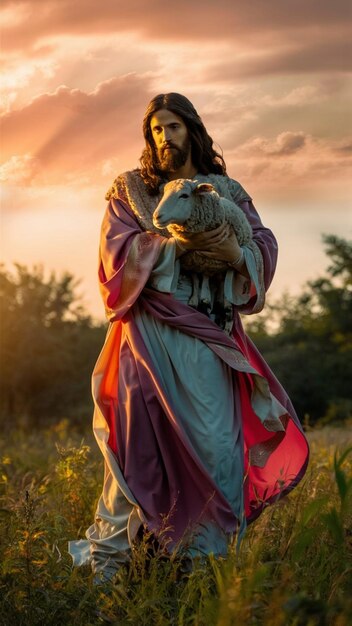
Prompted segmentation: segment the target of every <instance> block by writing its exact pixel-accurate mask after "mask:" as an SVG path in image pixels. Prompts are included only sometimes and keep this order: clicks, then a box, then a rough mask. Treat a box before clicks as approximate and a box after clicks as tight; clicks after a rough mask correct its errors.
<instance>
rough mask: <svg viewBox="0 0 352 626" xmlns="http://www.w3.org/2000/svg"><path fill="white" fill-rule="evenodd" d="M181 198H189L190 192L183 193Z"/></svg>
mask: <svg viewBox="0 0 352 626" xmlns="http://www.w3.org/2000/svg"><path fill="white" fill-rule="evenodd" d="M179 198H189V195H188V193H181V195H180V196H179Z"/></svg>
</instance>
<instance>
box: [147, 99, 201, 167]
mask: <svg viewBox="0 0 352 626" xmlns="http://www.w3.org/2000/svg"><path fill="white" fill-rule="evenodd" d="M150 128H151V131H152V136H153V140H154V144H155V147H156V150H157V157H158V168H159V169H160V170H161V171H162V172H177V170H179V169H180V168H181V167H182V166H183V165H185V163H186V161H187V159H188V157H189V156H190V152H191V142H190V140H189V136H188V130H187V126H186V124H185V123H184V121H183V119H182V118H181V117H179V116H178V115H176V114H175V113H172V112H171V111H168V110H167V109H161V110H160V111H157V112H156V113H155V114H154V115H153V117H152V118H151V120H150Z"/></svg>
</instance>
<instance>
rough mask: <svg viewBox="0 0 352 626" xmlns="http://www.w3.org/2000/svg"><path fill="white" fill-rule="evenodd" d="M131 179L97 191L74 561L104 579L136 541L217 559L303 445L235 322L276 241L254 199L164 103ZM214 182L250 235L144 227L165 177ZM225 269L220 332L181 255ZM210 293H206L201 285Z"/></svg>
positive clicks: (294, 470) (148, 122)
mask: <svg viewBox="0 0 352 626" xmlns="http://www.w3.org/2000/svg"><path fill="white" fill-rule="evenodd" d="M143 131H144V137H145V141H146V147H145V150H144V151H143V154H142V157H141V168H140V169H137V170H134V171H131V172H126V173H124V174H122V175H121V176H119V177H118V178H117V179H116V180H115V182H114V184H113V187H112V188H111V189H110V191H109V192H108V194H107V199H108V201H109V203H108V206H107V209H106V213H105V217H104V220H103V225H102V231H101V244H100V266H99V281H100V289H101V294H102V297H103V300H104V304H105V310H106V315H107V318H108V319H109V321H110V325H109V328H108V332H107V337H106V341H105V344H104V347H103V349H102V352H101V354H100V356H99V358H98V361H97V364H96V366H95V369H94V372H93V396H94V401H95V412H94V432H95V436H96V438H97V441H98V444H99V446H100V448H101V451H102V453H103V455H104V459H105V478H104V486H103V492H102V495H101V498H100V500H99V503H98V507H97V512H96V517H95V522H94V524H93V525H92V526H91V527H90V528H89V529H88V531H87V541H84V540H80V541H78V542H71V543H70V553H71V555H72V556H73V559H74V563H76V564H82V563H84V562H87V561H90V562H91V563H92V567H93V570H94V572H96V573H102V575H103V576H104V577H110V576H111V575H112V574H113V573H114V572H115V571H116V569H117V568H118V567H119V566H120V565H121V564H123V563H126V562H127V561H128V560H129V558H130V556H131V553H132V550H133V545H134V542H135V541H136V540H137V538H138V537H139V536H140V534H141V532H143V531H148V532H150V533H152V535H153V536H154V537H155V539H156V540H157V542H158V543H159V544H160V546H161V549H163V550H164V551H165V553H171V552H172V551H174V550H176V549H177V550H180V553H181V554H183V555H186V557H187V558H189V559H192V558H196V557H200V556H204V555H207V554H209V553H213V554H215V555H222V556H224V555H225V554H226V552H227V549H228V545H229V543H230V542H232V541H233V539H234V538H235V537H237V540H239V539H240V538H241V537H242V536H243V532H244V530H245V527H246V525H247V524H248V523H249V522H251V521H253V520H254V519H255V518H256V517H257V516H258V515H259V514H260V512H261V511H262V510H263V508H264V507H265V506H266V505H267V504H269V503H270V502H273V501H276V500H277V499H278V498H280V497H281V496H282V495H284V494H286V493H288V492H289V491H290V490H292V489H293V487H294V486H295V485H296V484H297V483H298V481H299V480H300V479H301V478H302V476H303V474H304V472H305V469H306V467H307V462H308V445H307V442H306V439H305V436H304V434H303V432H302V429H301V426H300V423H299V421H298V418H297V416H296V414H295V412H294V409H293V407H292V404H291V402H290V400H289V398H288V396H287V394H286V393H285V391H284V390H283V388H282V387H281V385H280V383H279V382H278V381H277V379H276V378H275V377H274V375H273V373H272V372H271V370H270V369H269V367H268V366H267V364H266V363H265V361H264V359H263V358H262V357H261V355H260V354H259V352H258V351H257V349H256V348H255V346H254V345H253V343H252V342H251V341H250V339H249V338H248V337H246V335H245V333H244V331H243V328H242V324H241V320H240V316H239V313H240V312H241V313H246V314H251V313H253V312H256V311H258V310H260V309H261V308H262V306H263V303H264V294H265V292H266V291H267V289H268V288H269V285H270V283H271V280H272V278H273V274H274V271H275V266H276V260H277V243H276V240H275V238H274V236H273V234H272V232H271V231H270V230H269V229H268V228H266V227H264V226H263V224H262V222H261V220H260V217H259V215H258V213H257V211H256V209H255V208H254V205H253V203H252V199H251V197H250V196H249V195H248V194H247V192H246V191H245V190H244V189H243V187H242V186H241V185H240V184H239V183H238V182H236V181H234V180H232V179H231V178H229V177H228V176H227V174H226V167H225V162H224V160H223V158H222V157H221V156H220V155H219V154H218V153H217V152H216V151H215V150H214V147H213V141H212V139H211V137H210V136H209V135H208V133H207V131H206V129H205V127H204V125H203V123H202V120H201V119H200V117H199V115H198V113H197V112H196V110H195V108H194V107H193V105H192V104H191V102H189V100H187V98H185V97H184V96H182V95H180V94H176V93H170V94H161V95H158V96H156V97H155V98H154V99H153V100H152V101H151V103H150V104H149V106H148V109H147V111H146V114H145V117H144V121H143ZM178 178H188V179H194V180H197V181H199V182H200V183H203V182H208V183H211V184H212V185H213V186H214V187H215V189H216V190H217V191H218V193H219V194H220V196H222V197H226V198H228V199H229V200H232V201H233V202H235V203H236V204H237V205H238V206H239V207H240V208H241V209H242V211H243V212H244V214H245V215H246V217H247V219H248V221H249V222H250V224H251V227H252V232H253V241H252V243H251V245H250V246H242V247H241V246H239V243H238V240H237V238H236V235H235V234H234V233H233V232H231V233H230V232H229V231H228V230H227V227H226V226H220V227H219V228H217V229H216V230H213V231H209V232H204V233H198V234H196V235H190V236H188V237H187V238H186V239H185V241H184V243H183V245H182V249H180V248H179V246H178V245H177V243H176V241H175V239H174V238H173V237H171V236H170V235H169V233H168V232H167V231H160V230H157V229H156V228H155V227H154V225H153V220H152V217H153V212H154V210H155V208H156V206H157V204H158V202H159V200H160V198H161V196H162V191H163V186H164V185H165V183H166V182H168V181H169V180H174V179H178ZM191 250H199V251H202V252H204V253H205V254H207V255H208V256H212V257H213V258H217V259H220V260H222V261H225V262H226V263H227V264H228V272H230V280H229V281H228V283H227V284H228V285H230V288H229V291H230V293H228V294H227V297H228V298H230V300H231V302H232V305H233V326H232V332H231V334H230V335H228V334H226V333H225V332H224V331H223V330H222V328H220V327H219V326H218V325H217V324H216V323H215V321H214V320H213V317H212V315H211V313H210V315H206V314H204V313H203V312H201V311H199V310H195V309H194V308H192V307H190V306H189V305H188V301H189V298H190V295H191V290H192V284H191V282H192V281H191V277H190V275H189V274H188V273H187V272H185V271H183V269H182V258H181V257H182V255H183V254H185V253H187V252H188V251H191ZM211 289H215V285H211Z"/></svg>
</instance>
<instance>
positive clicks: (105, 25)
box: [3, 0, 351, 54]
mask: <svg viewBox="0 0 352 626" xmlns="http://www.w3.org/2000/svg"><path fill="white" fill-rule="evenodd" d="M3 5H4V7H7V8H8V9H11V10H12V12H13V15H14V18H13V20H12V23H11V20H8V22H9V25H8V29H7V34H5V35H6V36H5V38H4V43H3V45H4V47H6V48H13V47H20V48H22V49H23V48H24V47H27V46H31V45H33V44H34V43H35V42H37V41H39V40H40V39H42V38H44V37H48V36H49V37H50V36H53V35H55V36H56V35H60V34H74V35H82V34H104V33H113V32H128V31H134V32H139V33H141V35H142V36H143V37H145V38H153V39H155V38H157V39H159V40H169V41H170V40H172V39H192V40H194V39H207V38H211V39H223V38H229V39H231V40H233V38H234V37H236V39H238V38H240V39H241V41H246V40H247V41H248V39H249V38H263V37H264V38H265V36H268V35H271V37H270V39H271V40H273V38H275V37H277V36H278V35H279V36H280V37H285V35H287V33H289V32H291V31H292V30H296V29H298V28H299V29H302V31H303V32H304V31H307V30H309V28H313V27H314V28H316V25H317V24H319V26H320V27H321V28H322V29H323V30H324V29H326V31H327V32H328V33H331V32H332V29H334V28H335V27H342V26H344V25H345V23H346V19H347V18H348V16H349V15H351V13H350V4H349V2H348V1H347V0H336V1H335V2H320V1H319V0H310V2H307V1H306V0H291V1H287V2H277V1H276V0H267V1H266V2H263V0H252V1H251V2H250V3H242V4H240V3H237V4H234V3H233V0H220V1H218V2H214V0H192V2H189V0H179V2H178V3H177V5H176V4H173V3H165V1H164V0H150V1H149V2H148V4H147V5H145V6H143V5H141V3H140V1H139V0H130V1H129V2H125V3H121V2H116V0H105V1H104V4H103V6H102V5H101V4H100V3H98V2H96V0H85V1H84V2H79V1H77V2H72V1H71V0H47V1H46V3H45V5H43V2H42V1H41V0H21V1H20V2H16V1H13V0H4V2H3ZM16 11H18V12H19V13H20V15H21V19H20V20H19V19H17V20H16V19H15V16H16ZM33 16H35V19H31V18H33ZM29 20H30V28H29V27H28V21H29ZM320 36H321V37H324V35H323V32H321V33H320ZM253 43H254V41H253V40H252V42H251V44H253ZM324 43H325V41H324ZM323 49H324V48H322V54H323Z"/></svg>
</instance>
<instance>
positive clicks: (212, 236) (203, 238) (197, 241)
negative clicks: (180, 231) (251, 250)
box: [180, 224, 241, 262]
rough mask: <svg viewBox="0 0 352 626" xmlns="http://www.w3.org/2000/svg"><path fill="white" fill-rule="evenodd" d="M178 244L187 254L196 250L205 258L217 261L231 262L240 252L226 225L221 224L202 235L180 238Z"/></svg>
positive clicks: (233, 234)
mask: <svg viewBox="0 0 352 626" xmlns="http://www.w3.org/2000/svg"><path fill="white" fill-rule="evenodd" d="M180 243H181V247H182V248H184V250H186V251H187V252H190V251H192V250H198V251H199V252H202V253H204V255H205V256H207V257H209V258H212V259H218V260H219V261H227V262H231V261H233V260H234V259H235V258H237V257H238V256H239V254H240V252H241V248H240V246H239V243H238V241H237V237H236V235H235V233H234V232H233V231H232V230H230V227H229V225H228V224H222V225H221V226H218V228H215V229H214V230H208V231H206V232H204V233H194V234H187V235H185V236H184V237H182V239H181V241H180Z"/></svg>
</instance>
